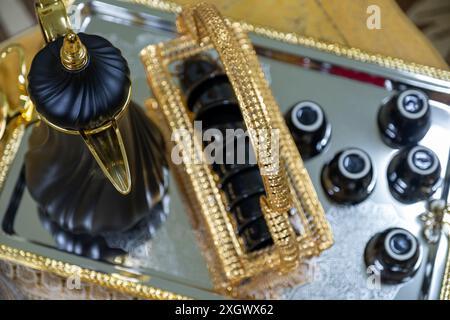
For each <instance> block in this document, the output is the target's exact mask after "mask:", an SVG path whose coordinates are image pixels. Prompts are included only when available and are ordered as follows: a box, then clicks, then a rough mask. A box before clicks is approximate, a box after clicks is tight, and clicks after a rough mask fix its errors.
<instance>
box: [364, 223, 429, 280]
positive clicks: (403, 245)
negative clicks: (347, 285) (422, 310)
mask: <svg viewBox="0 0 450 320" xmlns="http://www.w3.org/2000/svg"><path fill="white" fill-rule="evenodd" d="M364 262H365V264H366V266H367V267H370V268H375V269H376V270H377V271H378V273H379V275H380V280H381V282H382V283H387V284H399V283H403V282H406V281H408V280H410V279H411V278H412V277H413V276H414V275H415V273H416V272H417V270H418V269H419V267H420V264H421V248H420V243H419V241H418V240H417V238H416V237H415V236H414V235H413V234H411V233H410V232H409V231H407V230H405V229H402V228H389V229H387V230H385V231H383V232H380V233H377V234H376V235H374V236H373V237H372V238H371V239H370V240H369V242H368V243H367V245H366V249H365V251H364Z"/></svg>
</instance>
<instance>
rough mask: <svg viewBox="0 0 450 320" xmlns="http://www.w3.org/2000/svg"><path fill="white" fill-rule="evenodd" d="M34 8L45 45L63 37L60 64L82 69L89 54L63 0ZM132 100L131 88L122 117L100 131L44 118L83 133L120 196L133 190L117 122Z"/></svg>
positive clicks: (51, 0)
mask: <svg viewBox="0 0 450 320" xmlns="http://www.w3.org/2000/svg"><path fill="white" fill-rule="evenodd" d="M35 6H36V12H37V15H38V20H39V24H40V26H41V30H42V34H43V36H44V39H45V41H46V43H49V42H52V41H55V40H56V39H57V38H59V37H62V36H64V44H63V48H62V50H61V63H62V64H63V66H64V67H65V68H66V69H68V70H71V71H73V70H78V68H79V69H81V68H83V67H84V65H85V64H86V62H87V54H88V53H87V52H86V49H85V47H84V45H83V44H82V43H81V41H80V39H79V37H78V36H77V35H76V34H75V33H74V32H73V31H72V29H71V25H70V21H69V18H68V16H67V12H66V8H65V5H64V1H63V0H38V1H36V4H35ZM74 50H75V51H76V50H78V51H79V52H75V51H74ZM130 98H131V87H130V89H129V92H128V98H127V101H126V103H125V104H124V106H123V107H122V108H121V111H120V112H119V114H117V115H116V116H115V117H114V118H113V119H110V120H109V121H107V122H106V123H104V124H103V125H102V126H100V127H99V128H93V129H89V130H81V131H76V130H67V129H65V128H61V127H59V126H57V125H55V124H53V123H51V122H50V121H49V120H47V119H45V117H43V116H42V115H41V119H43V120H44V121H45V122H46V123H47V124H48V125H50V126H51V127H52V128H54V129H56V130H59V131H61V132H63V133H68V134H80V135H81V137H82V138H83V141H84V142H85V144H86V146H87V147H88V149H89V151H90V152H91V154H92V156H93V157H94V159H95V160H96V161H97V163H98V165H99V167H100V169H101V170H102V172H103V174H104V175H105V176H106V177H107V178H108V180H109V181H110V182H111V183H112V185H113V186H114V187H115V189H116V190H117V191H118V192H120V193H121V194H128V193H129V192H130V191H131V174H130V165H129V163H128V157H127V153H126V150H125V146H124V143H123V139H122V135H121V133H120V130H119V128H118V126H117V120H118V119H119V118H120V116H121V115H122V114H123V111H124V110H125V109H126V107H127V106H128V103H129V101H130Z"/></svg>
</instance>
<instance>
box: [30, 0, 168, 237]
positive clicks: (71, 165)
mask: <svg viewBox="0 0 450 320" xmlns="http://www.w3.org/2000/svg"><path fill="white" fill-rule="evenodd" d="M36 10H37V13H38V18H39V22H40V25H41V28H42V32H43V35H44V38H45V40H46V46H45V47H44V48H43V49H42V50H41V51H39V52H38V53H37V54H36V56H35V57H34V60H33V63H32V65H31V70H30V72H29V75H28V81H29V84H28V91H29V94H30V97H31V100H32V101H33V103H34V105H35V107H36V111H37V113H38V115H39V116H40V118H41V119H42V121H41V122H40V123H39V124H38V125H37V126H36V127H35V128H34V129H33V132H32V135H31V138H30V141H29V150H28V153H27V155H26V163H25V167H26V180H27V186H28V189H29V190H30V193H31V195H32V196H33V198H34V199H35V200H36V201H37V202H38V204H39V206H40V207H41V209H42V210H43V211H44V212H45V214H46V215H47V216H48V217H49V219H50V220H51V221H53V222H55V223H57V224H58V226H59V227H61V228H63V229H64V230H66V231H69V232H73V233H75V234H80V233H83V234H89V235H102V236H105V235H106V234H109V233H111V232H127V231H129V230H131V229H132V228H134V227H135V226H136V225H137V224H138V223H140V222H141V221H143V220H144V219H148V216H149V215H150V214H160V210H153V209H154V208H155V207H156V206H160V205H161V203H162V201H163V198H164V194H165V193H166V192H167V187H168V180H167V179H168V172H167V166H166V162H165V160H164V157H163V154H162V150H164V146H163V142H162V138H161V136H160V133H159V131H158V130H157V128H156V126H155V125H154V124H153V123H152V122H151V121H150V120H149V119H148V118H147V117H146V115H145V113H144V112H143V111H142V110H141V109H140V108H139V107H138V106H137V105H136V104H134V103H130V94H131V81H130V77H129V68H128V64H127V62H126V60H125V59H124V57H123V56H122V55H121V53H120V51H119V50H118V49H117V48H115V47H114V46H113V45H112V44H111V43H110V42H109V41H107V40H106V39H104V38H102V37H100V36H96V35H88V34H84V33H80V34H75V33H74V32H73V31H72V30H71V29H70V27H69V21H68V18H67V15H66V11H65V8H64V4H63V3H62V1H60V0H40V1H37V2H36ZM166 207H167V206H166Z"/></svg>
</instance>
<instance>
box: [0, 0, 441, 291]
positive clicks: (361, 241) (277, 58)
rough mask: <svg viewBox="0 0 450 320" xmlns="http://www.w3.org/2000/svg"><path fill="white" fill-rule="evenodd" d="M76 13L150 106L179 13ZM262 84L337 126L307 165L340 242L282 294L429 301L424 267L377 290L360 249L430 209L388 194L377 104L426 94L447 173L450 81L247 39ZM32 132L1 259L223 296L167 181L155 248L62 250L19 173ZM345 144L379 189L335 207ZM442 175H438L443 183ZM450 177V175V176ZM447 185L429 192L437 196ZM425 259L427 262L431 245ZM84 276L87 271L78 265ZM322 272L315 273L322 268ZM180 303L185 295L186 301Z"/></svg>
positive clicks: (432, 134) (11, 171) (18, 159)
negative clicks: (324, 178)
mask: <svg viewBox="0 0 450 320" xmlns="http://www.w3.org/2000/svg"><path fill="white" fill-rule="evenodd" d="M74 8H75V10H74V11H72V18H73V20H74V22H75V23H76V24H77V25H78V26H79V27H80V30H79V31H84V32H87V33H95V34H98V35H101V36H103V37H105V38H107V39H108V40H110V41H111V42H112V43H113V44H114V45H115V46H117V47H118V48H120V49H121V50H122V53H123V55H124V56H125V57H126V58H127V60H128V62H129V65H130V69H131V75H132V80H133V96H132V98H133V100H134V101H135V102H137V103H138V104H140V105H141V106H143V105H144V101H145V100H146V99H148V98H149V97H151V92H150V90H149V88H148V85H147V81H146V76H145V71H144V68H143V66H142V64H141V62H140V59H139V52H140V50H141V49H142V48H143V47H145V46H146V45H148V44H151V43H158V42H161V41H165V40H167V39H171V38H173V37H175V34H174V32H175V26H174V18H175V16H174V15H173V14H172V13H169V12H164V11H161V10H158V9H155V8H149V7H144V6H141V5H136V4H130V3H124V2H122V1H113V0H111V1H108V3H105V2H102V1H76V2H75V7H74ZM251 39H252V41H253V42H254V45H255V47H256V50H257V53H258V54H259V56H260V61H261V63H262V65H263V68H264V71H265V73H266V77H267V79H268V80H269V82H270V84H271V87H272V90H273V92H274V95H275V98H276V99H277V101H278V103H279V105H280V107H281V109H282V111H283V112H285V111H287V110H288V108H289V107H290V106H292V105H293V104H294V103H295V102H297V101H300V100H313V101H315V102H317V103H319V104H320V105H321V106H322V107H323V108H324V110H325V113H326V114H327V117H328V119H329V121H330V123H331V125H332V130H333V134H332V139H331V143H330V145H329V146H328V147H327V150H326V151H325V152H323V153H322V154H321V155H319V156H317V157H315V158H313V159H312V160H310V161H307V162H306V163H305V164H306V167H307V169H308V172H309V174H310V176H311V178H312V181H313V183H314V185H315V187H316V189H317V192H318V195H319V198H320V200H321V202H322V204H323V206H324V208H325V210H326V212H327V217H328V219H329V221H330V223H331V226H332V228H333V232H334V236H335V244H334V246H333V247H332V248H331V249H329V250H328V251H326V252H325V253H324V254H323V255H322V256H321V257H319V258H317V259H313V260H312V261H311V262H308V263H306V264H305V266H306V267H308V268H309V269H310V270H316V271H315V272H316V273H315V274H313V277H314V281H313V282H312V283H311V284H306V285H303V286H299V287H296V288H293V289H286V290H285V292H283V293H282V295H281V296H280V297H281V298H289V299H296V298H297V299H300V298H301V299H304V298H306V299H307V298H337V299H346V298H357V299H358V298H365V299H368V298H379V299H393V298H395V297H397V298H404V299H417V298H419V297H421V296H420V295H421V286H422V282H423V279H424V269H425V265H426V264H425V263H423V264H422V268H421V270H420V271H419V273H418V274H417V275H416V276H415V277H414V279H413V280H411V281H410V282H408V283H407V284H405V285H402V286H381V288H375V289H374V288H369V287H368V285H367V276H368V274H367V273H366V270H365V266H364V263H363V250H364V247H365V244H366V243H367V241H368V240H369V238H370V237H371V236H372V235H373V234H375V233H376V232H378V231H381V230H384V229H385V228H387V227H390V226H402V227H404V228H406V229H408V230H410V231H411V232H413V233H415V234H416V235H418V236H419V237H420V234H421V224H420V223H419V221H418V215H419V214H420V213H422V212H424V211H425V203H416V204H413V205H403V204H401V203H399V202H397V201H396V200H394V198H393V197H392V196H391V195H390V193H389V190H388V187H387V181H386V169H387V165H388V163H389V160H390V159H391V158H392V156H393V154H394V153H395V150H394V149H391V148H389V147H387V146H386V145H385V144H384V143H383V142H382V141H381V139H380V137H379V134H378V129H377V126H376V114H377V112H378V108H379V106H380V104H381V101H382V100H383V99H385V98H386V97H389V96H390V95H392V94H393V92H394V90H395V89H398V88H399V87H402V86H412V87H416V88H421V89H422V90H425V91H427V93H428V94H429V96H430V97H431V105H432V118H433V125H432V127H431V129H430V131H429V132H428V134H427V135H426V137H425V138H424V139H423V140H422V141H421V142H420V144H421V145H424V146H427V147H429V148H430V149H432V150H433V151H434V152H435V153H436V154H437V155H438V157H439V159H440V161H441V166H442V168H445V167H446V165H447V162H448V153H449V150H450V140H449V139H448V138H447V137H448V136H449V135H450V108H449V106H448V104H449V102H450V96H449V94H450V82H449V81H448V79H446V80H442V79H437V78H434V77H432V76H430V75H425V74H417V73H416V74H415V73H411V72H408V71H404V70H403V71H402V70H394V69H387V68H384V67H382V66H379V65H375V64H369V63H364V62H360V61H356V60H351V59H348V58H345V57H341V56H337V55H334V54H332V53H329V52H324V51H319V50H317V49H312V48H307V47H304V46H300V45H294V44H290V43H286V42H282V41H279V40H275V39H269V38H268V37H265V36H262V35H258V34H256V33H252V34H251ZM30 133H31V130H30V128H28V129H27V130H26V131H25V134H24V137H23V138H22V140H21V143H20V146H19V148H18V151H17V154H16V155H15V158H14V161H13V162H12V165H11V166H10V167H8V168H6V169H5V170H7V171H8V175H7V179H6V181H5V183H4V185H3V189H2V190H1V193H0V221H1V222H2V229H1V230H0V246H1V247H0V256H1V257H3V258H5V259H9V260H13V261H16V262H18V263H25V264H27V265H29V266H32V267H35V268H39V269H44V270H48V271H51V272H56V273H58V274H60V275H63V276H70V275H71V274H79V275H80V276H81V277H82V279H83V280H86V281H92V282H95V283H98V284H101V285H104V286H107V287H111V288H115V289H118V290H121V291H123V292H126V293H130V294H133V295H137V296H140V297H147V298H177V297H191V298H221V297H220V296H218V295H217V294H215V293H214V292H213V288H212V283H211V279H210V276H209V274H208V269H207V266H206V263H205V260H204V259H203V257H202V254H201V252H200V249H199V248H198V246H197V244H196V242H195V238H194V235H193V232H192V230H191V226H190V224H189V222H188V219H187V215H186V213H185V212H184V207H183V203H182V198H181V195H180V190H179V188H178V187H177V185H176V183H175V179H171V183H170V214H169V216H168V217H167V220H166V221H165V222H164V223H163V225H162V227H160V228H158V229H156V230H154V232H153V236H152V239H151V240H148V241H145V242H144V243H138V244H136V246H135V247H133V248H132V250H130V253H129V254H127V255H125V256H120V257H116V258H114V259H110V260H96V259H92V258H87V257H81V256H77V255H75V254H71V253H67V252H63V251H61V250H59V249H58V246H57V241H55V237H52V236H51V235H50V234H49V233H48V232H47V231H46V229H45V228H44V227H43V226H42V224H41V222H40V221H39V218H38V211H37V205H36V203H35V202H34V201H33V199H32V198H31V197H30V195H29V193H28V191H27V189H26V186H25V185H24V181H23V177H22V176H21V170H22V167H23V157H24V153H25V152H26V149H27V142H28V136H29V135H30ZM346 147H359V148H362V149H363V150H365V151H367V152H368V153H369V154H370V156H371V158H372V162H373V163H374V164H375V172H376V175H377V185H376V188H375V191H374V193H373V194H372V195H371V196H370V197H369V199H368V200H366V201H365V202H363V203H362V204H360V205H358V206H351V207H342V206H336V205H334V204H333V203H331V202H330V201H329V200H328V199H327V198H326V196H325V194H324V192H323V191H322V187H321V184H320V172H321V169H322V166H323V165H324V163H325V162H327V161H328V160H330V159H331V158H332V157H333V155H334V154H335V153H336V152H338V151H339V150H342V149H344V148H346ZM444 171H445V170H443V173H442V175H444ZM447 178H448V177H447ZM441 193H442V188H441V189H439V190H438V191H437V192H436V194H435V195H434V196H433V197H435V198H438V197H440V196H441ZM421 242H422V246H423V248H424V255H423V257H425V258H426V257H427V254H428V253H427V251H428V250H427V245H426V243H425V242H424V241H423V240H421ZM447 246H448V244H447V239H446V238H445V237H443V238H442V239H441V243H440V245H439V248H438V249H439V250H438V254H437V259H436V265H435V272H434V274H433V277H432V278H431V280H432V282H431V291H430V292H431V295H430V298H438V296H439V291H440V284H441V282H442V276H443V273H444V266H445V261H446V252H447ZM80 268H81V269H80ZM317 270H319V271H318V272H317ZM178 295H179V296H178Z"/></svg>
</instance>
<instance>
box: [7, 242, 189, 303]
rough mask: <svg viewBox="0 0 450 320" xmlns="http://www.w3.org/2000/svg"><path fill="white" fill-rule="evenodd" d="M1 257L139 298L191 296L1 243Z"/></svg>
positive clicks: (167, 298)
mask: <svg viewBox="0 0 450 320" xmlns="http://www.w3.org/2000/svg"><path fill="white" fill-rule="evenodd" d="M0 258H2V259H4V260H8V261H11V262H13V263H18V264H21V265H24V266H27V267H31V268H33V269H37V270H41V271H47V272H51V273H54V274H56V275H59V276H61V277H64V278H68V277H73V276H74V275H76V276H78V277H79V278H80V280H81V281H83V282H89V283H92V284H96V285H100V286H102V287H105V288H108V289H113V290H117V291H119V292H122V293H125V294H129V295H132V296H134V297H137V298H143V299H152V300H188V299H189V298H188V297H186V296H183V295H179V294H176V293H173V292H170V291H166V290H161V289H158V288H156V287H153V286H148V285H144V284H140V283H138V282H136V281H131V280H127V279H126V278H125V277H123V276H121V275H119V274H106V273H102V272H97V271H94V270H90V269H83V268H80V267H78V266H76V265H73V264H69V263H64V262H62V261H58V260H53V259H49V258H46V257H43V256H39V255H36V254H33V253H31V252H28V251H24V250H20V249H15V248H11V247H9V246H6V245H0Z"/></svg>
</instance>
